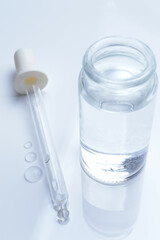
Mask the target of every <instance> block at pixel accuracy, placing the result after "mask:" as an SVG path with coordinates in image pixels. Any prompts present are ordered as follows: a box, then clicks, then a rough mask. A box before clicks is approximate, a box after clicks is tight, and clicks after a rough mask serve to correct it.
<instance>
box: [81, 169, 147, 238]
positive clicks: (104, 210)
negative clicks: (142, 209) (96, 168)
mask: <svg viewBox="0 0 160 240" xmlns="http://www.w3.org/2000/svg"><path fill="white" fill-rule="evenodd" d="M142 180H143V171H141V172H140V173H139V175H137V176H136V177H134V178H132V179H130V180H128V181H127V182H124V183H123V184H119V185H106V184H102V183H99V182H97V181H95V180H94V179H92V178H90V177H89V176H88V175H87V174H86V173H85V172H84V171H83V170H82V192H83V195H82V196H83V212H84V217H85V219H86V221H87V223H88V224H89V225H90V226H91V227H92V228H94V229H95V230H96V231H97V232H99V233H101V234H103V235H105V237H108V239H112V238H113V239H123V238H124V237H125V236H127V235H128V234H129V233H130V232H131V231H132V229H133V227H134V224H135V222H136V219H137V216H138V211H139V205H140V196H141V192H142Z"/></svg>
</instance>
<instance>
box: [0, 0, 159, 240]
mask: <svg viewBox="0 0 160 240" xmlns="http://www.w3.org/2000/svg"><path fill="white" fill-rule="evenodd" d="M159 9H160V3H159V1H158V0H152V1H150V0H141V1H138V0H59V1H56V0H44V1H42V0H27V1H22V0H14V1H9V0H0V156H1V157H0V239H1V240H11V239H12V240H21V239H23V240H44V239H45V240H51V239H56V240H62V239H68V240H69V239H77V240H81V239H84V240H87V239H92V240H98V239H100V237H99V236H98V235H97V234H96V233H95V232H94V231H93V230H92V229H90V228H89V227H88V225H87V224H86V222H85V221H84V219H83V216H82V207H81V182H80V166H79V132H78V87H77V83H78V74H79V71H80V69H81V62H82V57H83V55H84V52H85V50H86V49H87V48H88V46H89V45H90V44H91V43H92V42H94V41H96V40H98V39H100V38H102V37H105V36H109V35H121V36H129V37H135V38H138V39H141V40H142V41H144V42H146V43H147V44H148V45H149V46H150V47H151V48H152V50H153V52H154V54H155V56H156V59H157V72H158V74H159V72H160V71H159V69H160V67H159V66H160V31H159V29H160V14H159ZM20 47H28V48H31V49H32V50H33V51H34V53H35V56H36V58H37V61H38V63H39V66H40V67H41V69H43V70H44V71H45V72H46V73H47V74H48V77H49V84H48V86H47V87H46V89H45V91H44V99H45V102H46V105H47V112H48V115H49V121H50V125H51V130H52V133H53V134H54V137H55V139H56V148H57V152H58V155H59V158H60V161H61V165H62V168H63V172H64V175H65V179H66V183H67V187H68V191H69V196H70V212H71V220H70V223H69V224H68V225H65V226H60V225H58V223H57V222H56V213H55V212H54V211H53V210H52V206H51V202H50V196H49V192H48V188H47V184H46V180H45V175H44V176H43V178H42V180H41V181H39V182H38V183H35V184H29V183H27V182H26V181H25V180H24V172H25V170H26V169H27V168H28V167H30V166H31V165H36V166H39V165H41V159H40V156H39V149H38V145H37V141H36V138H35V132H34V127H33V125H32V120H31V118H30V115H29V110H28V109H27V104H26V99H25V98H23V97H16V96H15V93H14V90H13V86H12V80H13V77H14V74H15V68H14V62H13V55H14V52H15V51H16V50H17V49H18V48H20ZM158 95H159V92H158ZM159 99H160V98H159V96H158V98H157V108H156V113H155V121H154V125H153V131H152V138H151V145H150V151H149V155H148V159H147V166H146V171H145V177H144V186H143V194H142V201H141V208H140V213H139V218H138V220H137V224H136V226H135V229H134V231H133V232H132V234H131V235H130V236H129V237H128V238H127V240H150V239H154V240H159V239H160V233H159V224H160V188H159V182H160V174H159V168H160V159H159V152H160V150H159V146H160V124H159V122H160V108H159V104H158V103H159ZM28 140H30V141H32V143H33V147H32V151H35V152H36V153H37V154H38V160H37V161H36V162H35V163H34V164H29V163H27V162H26V161H25V160H24V157H25V155H26V153H27V152H28V150H26V149H25V148H24V147H23V145H24V143H25V142H26V141H28Z"/></svg>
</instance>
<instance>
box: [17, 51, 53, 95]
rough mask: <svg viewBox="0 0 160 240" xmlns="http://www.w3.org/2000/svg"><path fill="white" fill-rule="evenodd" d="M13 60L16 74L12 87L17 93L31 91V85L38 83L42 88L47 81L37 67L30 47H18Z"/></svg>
mask: <svg viewBox="0 0 160 240" xmlns="http://www.w3.org/2000/svg"><path fill="white" fill-rule="evenodd" d="M14 61H15V66H16V70H17V73H16V76H15V79H14V88H15V90H16V92H17V93H19V94H26V90H28V91H29V92H32V91H33V87H32V86H33V85H38V87H39V88H40V89H43V88H44V87H45V86H46V85H47V83H48V78H47V75H46V74H45V73H44V72H42V71H40V70H39V69H38V67H37V64H36V61H35V58H34V55H33V53H32V51H31V50H30V49H27V48H20V49H18V50H17V51H16V52H15V55H14Z"/></svg>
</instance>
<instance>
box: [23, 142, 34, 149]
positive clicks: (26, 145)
mask: <svg viewBox="0 0 160 240" xmlns="http://www.w3.org/2000/svg"><path fill="white" fill-rule="evenodd" d="M31 147H32V143H31V142H29V141H28V142H26V143H25V144H24V148H26V149H29V148H31Z"/></svg>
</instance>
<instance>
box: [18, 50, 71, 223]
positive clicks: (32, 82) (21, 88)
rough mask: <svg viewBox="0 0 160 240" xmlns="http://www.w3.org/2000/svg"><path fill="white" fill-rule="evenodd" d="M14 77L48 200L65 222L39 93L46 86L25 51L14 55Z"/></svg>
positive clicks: (62, 190)
mask: <svg viewBox="0 0 160 240" xmlns="http://www.w3.org/2000/svg"><path fill="white" fill-rule="evenodd" d="M14 60H15V65H16V70H17V74H16V77H15V79H14V88H15V90H16V92H17V93H19V94H26V95H27V98H28V102H29V106H30V111H31V115H32V119H33V122H34V125H35V129H36V133H37V137H38V141H39V145H40V149H41V154H42V160H43V166H44V169H45V173H46V177H47V182H48V186H49V190H50V196H51V200H52V204H53V207H54V209H55V210H56V211H57V216H58V221H59V223H66V222H68V218H69V211H68V209H67V207H68V193H67V188H66V184H65V181H64V177H63V174H62V170H61V167H60V163H59V160H58V157H57V154H56V151H55V147H54V143H53V139H52V136H51V132H50V130H49V125H48V120H47V117H46V111H45V107H44V103H43V97H42V93H41V89H43V88H44V87H45V86H46V85H47V82H48V78H47V76H46V74H45V73H43V72H42V71H40V70H39V69H38V68H37V66H36V62H35V59H34V55H33V53H32V51H31V50H29V49H19V50H17V51H16V53H15V55H14Z"/></svg>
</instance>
